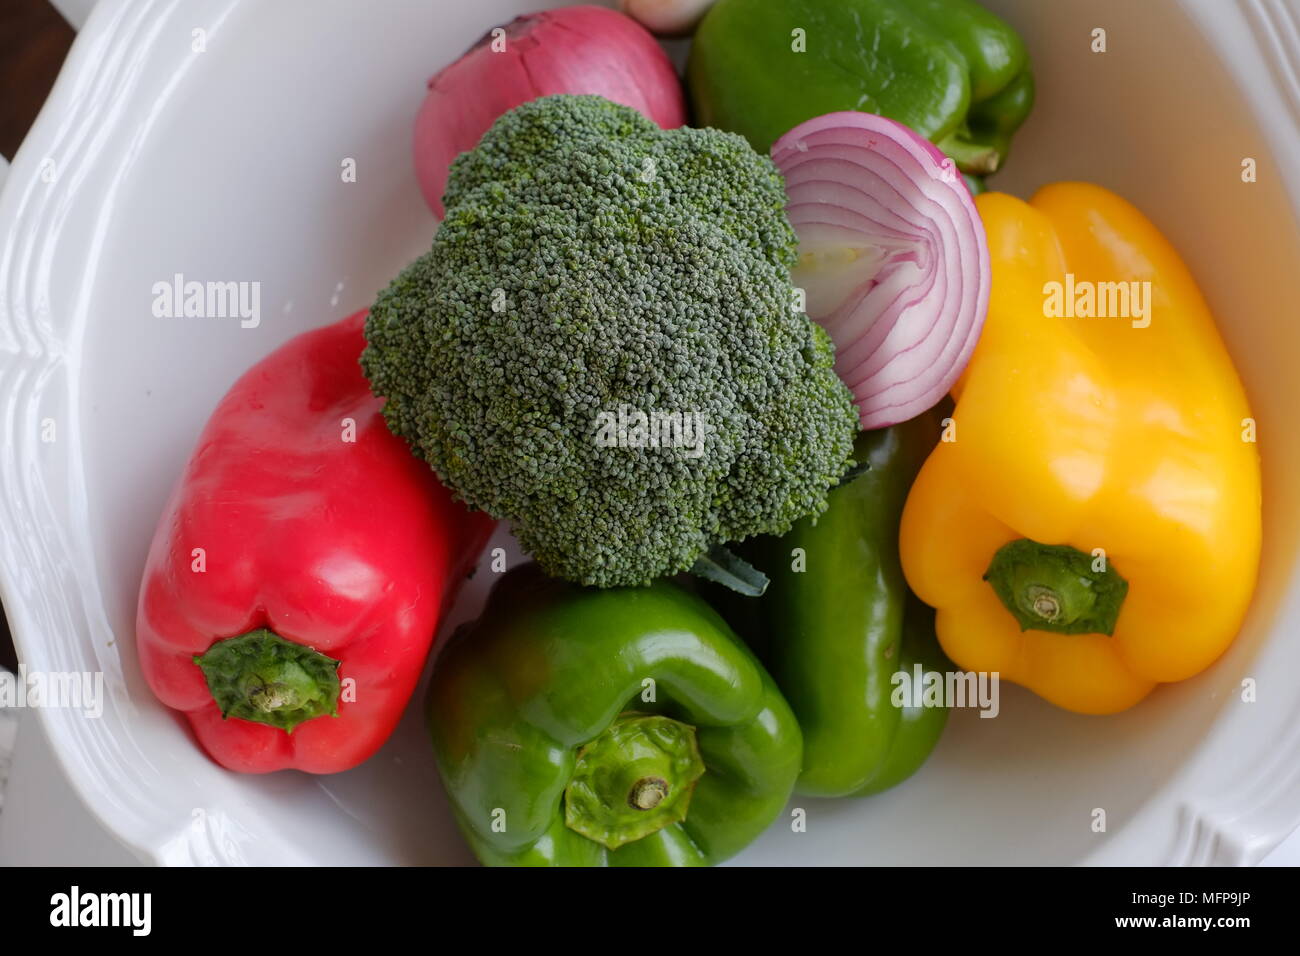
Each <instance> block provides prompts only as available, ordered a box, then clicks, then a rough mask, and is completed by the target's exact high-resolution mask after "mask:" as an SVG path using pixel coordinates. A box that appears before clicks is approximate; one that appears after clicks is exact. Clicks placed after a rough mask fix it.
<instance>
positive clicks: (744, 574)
mask: <svg viewBox="0 0 1300 956" xmlns="http://www.w3.org/2000/svg"><path fill="white" fill-rule="evenodd" d="M690 573H691V574H693V575H695V576H696V577H697V578H704V580H706V581H712V582H714V583H715V584H721V585H722V586H723V587H727V588H731V590H733V591H735V592H737V593H739V594H743V595H745V596H746V597H762V596H763V592H764V591H766V590H767V584H768V580H767V575H766V574H764V573H763V572H762V571H760V570H758V568H756V567H754V566H753V565H752V564H750V563H749V562H748V561H746V560H745V559H744V558H741V557H739V556H738V555H736V554H735V552H733V551H732V550H731V549H730V548H728V547H727V546H726V545H724V544H715V545H713V546H711V547H710V548H709V550H708V551H705V552H704V553H703V554H701V555H700V556H699V557H698V558H696V559H695V564H694V565H692V566H691V572H690Z"/></svg>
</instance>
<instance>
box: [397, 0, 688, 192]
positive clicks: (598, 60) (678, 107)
mask: <svg viewBox="0 0 1300 956" xmlns="http://www.w3.org/2000/svg"><path fill="white" fill-rule="evenodd" d="M499 29H503V30H504V31H505V35H504V38H502V39H498V40H497V42H496V46H497V47H498V48H499V47H500V46H501V43H502V42H504V45H505V49H504V50H502V51H501V52H496V51H494V50H493V45H494V39H497V38H499V37H500V36H501V35H500V34H497V35H496V37H494V35H493V31H492V30H489V31H488V32H487V33H486V34H484V36H483V37H482V39H480V40H479V41H478V42H477V43H476V44H474V46H473V47H471V48H470V49H469V50H468V51H467V52H466V53H465V55H464V56H462V57H461V58H460V59H459V60H457V61H456V62H455V63H453V64H451V65H450V66H448V67H447V68H446V69H444V70H442V71H441V72H439V73H438V74H437V75H436V76H434V77H433V78H432V79H431V80H429V92H428V93H427V94H426V95H425V97H424V102H423V103H422V104H421V106H420V111H419V114H418V115H417V116H416V119H415V136H414V153H415V172H416V176H417V178H418V179H419V181H420V190H421V191H422V192H423V193H424V198H425V201H427V202H428V204H429V208H430V209H432V210H433V212H434V214H435V215H437V216H438V217H439V218H441V217H442V214H443V207H442V194H443V192H444V190H445V189H446V187H447V173H448V170H449V168H450V166H451V162H452V160H453V159H455V158H456V157H457V156H458V155H460V154H461V153H463V152H466V151H467V150H471V149H473V148H474V147H475V146H477V145H478V141H479V140H480V139H481V138H482V136H483V134H484V133H486V132H487V131H488V128H489V127H490V126H491V125H492V124H493V123H494V122H495V121H496V119H497V117H499V116H501V114H503V113H506V112H509V111H510V110H512V109H514V108H515V107H516V106H519V105H520V104H521V103H526V102H528V101H530V100H535V99H537V98H538V97H540V96H549V95H551V94H554V93H594V94H596V95H597V96H603V97H605V98H606V99H608V100H613V101H614V102H615V103H621V104H623V105H624V106H630V107H632V108H633V109H635V110H639V111H640V112H641V113H644V114H645V115H646V116H648V117H649V118H650V119H652V120H654V122H656V123H658V124H659V125H660V126H662V127H663V128H664V129H675V128H676V127H678V126H681V125H682V124H684V123H685V122H686V101H685V98H684V95H683V92H682V85H681V81H680V80H679V79H678V77H677V72H676V71H675V70H674V69H673V65H672V63H671V62H670V61H669V59H668V56H667V54H665V53H664V51H663V50H662V49H661V48H660V46H659V44H658V43H657V42H656V41H655V39H654V37H653V36H651V35H650V33H649V32H647V31H646V29H645V28H644V27H642V26H641V25H640V24H639V23H637V22H636V21H634V20H632V19H631V18H630V17H626V16H624V15H623V14H621V13H619V12H618V11H616V10H610V9H608V8H606V7H594V6H580V7H564V8H561V9H559V10H547V11H543V12H541V13H533V14H529V15H527V16H522V17H517V18H516V19H514V20H513V21H511V22H510V23H509V24H506V25H504V26H503V27H501V28H499Z"/></svg>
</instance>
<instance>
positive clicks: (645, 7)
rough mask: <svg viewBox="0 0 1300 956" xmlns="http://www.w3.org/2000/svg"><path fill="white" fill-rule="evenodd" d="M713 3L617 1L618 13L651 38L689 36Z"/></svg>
mask: <svg viewBox="0 0 1300 956" xmlns="http://www.w3.org/2000/svg"><path fill="white" fill-rule="evenodd" d="M716 2H717V0H619V9H621V10H622V11H623V12H624V13H626V14H627V15H628V16H629V17H631V18H632V19H633V20H635V21H636V22H637V23H639V24H641V25H642V26H643V27H645V28H646V29H647V30H649V31H650V32H651V33H653V34H655V36H661V37H684V36H689V35H690V34H691V33H692V32H693V31H694V30H695V28H696V27H697V26H699V25H700V21H701V20H703V19H704V15H705V14H706V13H708V12H709V7H711V6H713V4H714V3H716Z"/></svg>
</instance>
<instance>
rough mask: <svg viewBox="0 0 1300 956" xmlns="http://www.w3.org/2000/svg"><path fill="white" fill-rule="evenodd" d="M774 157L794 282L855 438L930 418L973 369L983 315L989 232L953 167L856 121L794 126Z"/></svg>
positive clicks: (903, 137) (874, 121)
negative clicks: (795, 240) (821, 333)
mask: <svg viewBox="0 0 1300 956" xmlns="http://www.w3.org/2000/svg"><path fill="white" fill-rule="evenodd" d="M772 159H773V160H774V161H775V162H776V165H777V166H778V167H779V168H780V170H781V172H782V174H784V176H785V188H786V192H787V194H788V195H789V203H788V205H787V206H786V211H787V212H788V213H789V216H790V223H791V224H792V225H793V226H794V229H795V232H796V233H797V234H798V236H799V260H800V261H799V265H798V266H797V267H796V268H795V269H794V270H793V273H792V278H793V280H794V284H795V286H797V287H799V288H802V289H803V290H804V291H805V293H806V295H807V304H808V308H807V311H808V315H809V317H810V318H812V319H813V320H814V321H816V322H818V323H819V324H820V325H822V326H823V327H824V328H825V329H826V331H827V332H829V333H830V335H831V338H832V339H833V340H834V341H835V354H836V357H835V369H836V371H837V372H838V373H839V375H840V378H842V379H843V380H844V383H845V384H846V385H848V386H849V388H850V389H851V390H852V392H853V397H854V399H855V400H856V401H857V405H858V412H859V414H860V416H861V418H862V427H863V428H883V427H884V426H886V425H892V424H894V423H896V422H902V421H906V420H907V419H909V418H914V417H915V416H917V415H919V414H920V413H921V412H923V411H925V410H926V409H928V408H931V407H932V406H934V405H935V404H937V403H938V402H939V400H940V399H942V398H943V396H944V395H945V394H946V393H947V392H948V390H949V389H950V388H951V387H952V385H953V383H954V382H955V381H956V380H957V377H958V376H959V375H960V374H961V372H962V369H964V368H965V367H966V363H967V362H968V361H969V360H970V356H971V352H972V351H973V350H974V348H975V341H976V340H977V339H978V338H979V333H980V329H981V328H982V327H983V325H984V316H985V314H986V313H987V312H988V304H989V282H990V280H989V250H988V242H987V240H986V239H985V235H984V225H983V223H982V222H981V221H980V218H979V213H978V212H977V211H976V209H975V202H974V200H973V199H971V195H970V191H969V190H968V189H967V188H966V183H965V181H964V180H963V179H962V177H961V175H960V174H959V173H958V171H957V169H956V167H955V166H954V165H953V162H952V160H950V159H949V158H947V157H946V156H944V155H943V154H942V153H941V152H939V151H938V150H937V149H935V148H934V146H933V145H931V144H930V143H929V141H927V140H926V139H924V138H923V137H921V136H918V135H917V134H916V133H914V132H912V131H911V130H910V129H908V128H907V127H906V126H903V125H902V124H901V123H896V122H894V121H893V120H889V119H885V118H884V117H883V116H876V115H874V114H872V113H860V112H855V111H850V112H842V113H828V114H826V115H825V116H818V117H816V118H815V119H811V120H808V121H807V122H806V123H801V124H799V125H798V126H796V127H795V128H794V129H792V130H790V132H788V133H786V134H785V135H784V136H782V137H781V138H780V139H779V140H777V141H776V143H775V144H774V145H773V146H772Z"/></svg>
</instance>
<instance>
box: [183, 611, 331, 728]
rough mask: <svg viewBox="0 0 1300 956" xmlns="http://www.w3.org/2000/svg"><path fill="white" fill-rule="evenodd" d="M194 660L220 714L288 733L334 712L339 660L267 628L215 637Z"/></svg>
mask: <svg viewBox="0 0 1300 956" xmlns="http://www.w3.org/2000/svg"><path fill="white" fill-rule="evenodd" d="M194 663H195V664H197V665H198V666H199V669H200V670H202V671H203V677H204V679H205V680H206V681H207V684H208V690H209V691H210V692H211V693H212V699H213V700H214V701H215V702H216V704H217V706H218V707H219V708H220V709H221V716H222V717H223V718H230V717H237V718H239V719H241V720H251V721H255V722H256V723H260V724H267V725H269V726H271V727H278V728H280V729H281V730H283V731H285V732H286V733H292V732H293V730H294V728H295V727H297V726H298V725H299V724H301V723H303V722H304V721H308V720H313V719H315V718H317V717H322V716H325V715H327V714H328V715H329V716H331V717H337V716H338V701H339V686H340V685H339V677H338V668H339V662H338V661H336V660H334V659H333V658H330V657H326V656H325V655H324V654H321V653H319V652H318V651H315V650H313V649H312V648H310V647H307V646H306V645H303V644H296V643H294V642H293V641H290V640H286V639H285V638H283V637H281V636H280V635H279V634H276V633H275V632H273V631H270V630H267V629H266V628H260V629H258V630H256V631H249V632H248V633H247V634H242V635H240V636H239V637H232V638H228V639H227V640H223V641H217V642H216V643H215V644H213V645H212V646H211V647H209V648H208V649H207V651H206V652H205V653H204V654H202V655H200V656H198V657H195V658H194Z"/></svg>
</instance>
